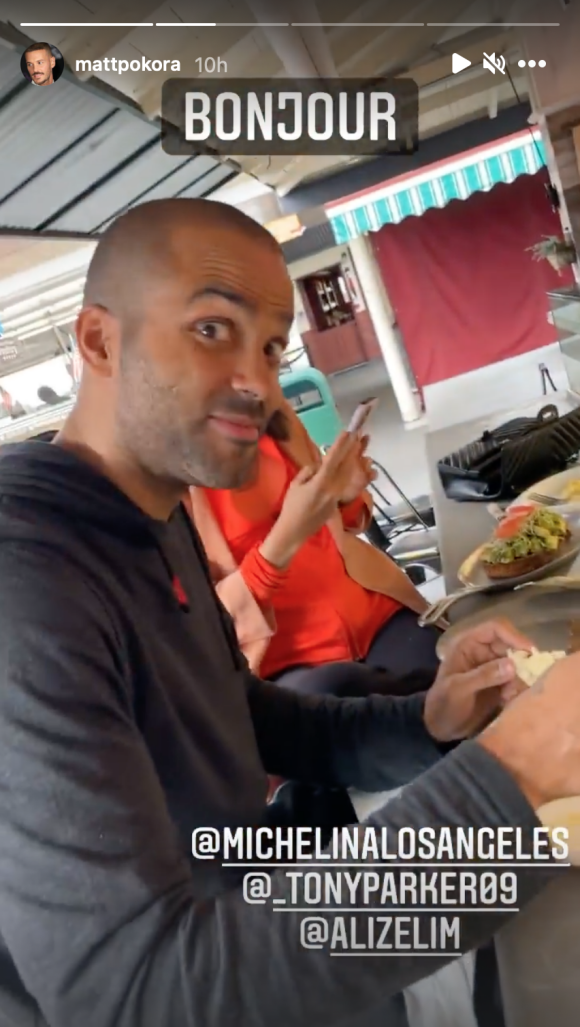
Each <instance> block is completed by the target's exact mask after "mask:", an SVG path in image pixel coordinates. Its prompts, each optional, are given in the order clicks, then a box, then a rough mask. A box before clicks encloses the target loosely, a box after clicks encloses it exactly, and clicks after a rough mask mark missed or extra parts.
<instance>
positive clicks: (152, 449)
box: [117, 346, 262, 489]
mask: <svg viewBox="0 0 580 1027" xmlns="http://www.w3.org/2000/svg"><path fill="white" fill-rule="evenodd" d="M128 350H129V352H128ZM120 372H121V373H120V386H119V409H118V417H117V433H118V438H119V442H120V445H121V446H122V449H123V450H124V451H125V452H127V453H128V454H129V455H130V457H131V459H132V460H133V461H134V462H136V463H137V464H138V466H139V467H140V468H141V469H142V470H143V471H144V472H145V473H146V474H147V475H149V476H150V477H152V478H154V479H158V480H159V481H163V482H165V483H167V484H175V485H177V486H179V487H181V488H188V487H191V486H200V487H203V488H210V489H237V488H240V487H242V486H243V485H246V484H247V483H248V482H249V481H250V480H251V478H252V475H253V471H254V469H255V466H256V462H257V458H258V447H257V444H252V445H248V444H247V443H246V444H243V443H235V442H231V443H230V448H231V452H232V457H231V459H226V458H225V457H224V454H223V453H220V447H219V443H218V439H217V438H216V439H215V446H212V439H211V435H212V434H213V433H212V431H211V428H210V427H209V426H208V423H207V419H206V417H204V418H202V419H200V420H198V421H197V422H195V421H192V422H190V423H189V424H184V422H183V419H182V417H181V416H179V408H180V403H179V394H178V390H179V386H173V385H166V384H160V383H159V381H158V380H157V379H156V377H155V376H154V374H153V372H152V368H151V365H150V363H149V362H148V361H146V360H144V359H143V358H142V357H141V356H140V355H139V354H138V352H137V351H136V348H135V347H133V346H130V347H125V346H124V347H123V351H122V355H121V366H120ZM259 406H260V407H262V404H259ZM222 411H223V413H227V412H231V413H238V414H247V415H248V416H253V417H255V416H258V415H257V413H256V403H253V404H252V403H248V402H247V401H246V402H244V401H243V400H242V399H241V397H238V396H236V395H235V394H233V395H232V396H228V398H227V400H226V399H225V398H224V401H223V402H222V404H221V406H220V412H222ZM223 441H224V444H226V442H225V440H223ZM236 452H237V457H236Z"/></svg>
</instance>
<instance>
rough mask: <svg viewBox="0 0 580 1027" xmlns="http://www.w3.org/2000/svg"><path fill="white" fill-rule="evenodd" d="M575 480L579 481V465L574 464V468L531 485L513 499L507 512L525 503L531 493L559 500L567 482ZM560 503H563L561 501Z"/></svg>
mask: <svg viewBox="0 0 580 1027" xmlns="http://www.w3.org/2000/svg"><path fill="white" fill-rule="evenodd" d="M575 480H578V481H580V464H576V465H575V466H574V467H569V468H568V470H567V471H561V472H560V474H553V475H552V476H551V478H543V479H542V481H538V482H536V484H535V485H532V486H531V488H529V489H526V491H525V492H522V494H521V496H518V498H517V499H514V501H513V503H510V505H509V506H508V510H509V509H511V507H512V506H519V505H520V503H526V502H527V501H528V498H529V496H530V493H532V492H537V493H539V495H541V496H550V497H551V498H553V499H560V498H561V496H562V492H563V491H564V488H565V486H566V485H567V484H568V482H570V481H575ZM562 502H564V500H563V499H562ZM579 502H580V501H579Z"/></svg>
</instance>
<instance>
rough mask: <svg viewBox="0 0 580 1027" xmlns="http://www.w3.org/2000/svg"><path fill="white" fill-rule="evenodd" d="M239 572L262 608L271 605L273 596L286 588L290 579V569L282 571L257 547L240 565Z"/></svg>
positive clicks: (247, 554)
mask: <svg viewBox="0 0 580 1027" xmlns="http://www.w3.org/2000/svg"><path fill="white" fill-rule="evenodd" d="M239 572H240V574H241V576H242V578H243V579H244V582H245V584H246V586H247V588H248V589H249V590H250V592H251V593H252V595H253V597H254V599H255V600H256V602H257V603H258V604H259V605H260V606H264V605H267V604H268V603H271V601H272V596H273V595H274V594H275V593H276V592H278V591H279V590H280V589H281V588H283V587H284V583H285V581H286V578H287V577H288V569H286V570H283V571H281V570H279V569H278V567H274V566H273V565H272V564H271V563H268V561H267V560H265V559H264V557H263V556H262V554H261V553H260V552H259V550H258V547H257V546H254V548H253V549H250V551H249V552H248V553H246V555H245V556H244V558H243V560H242V562H241V563H240V566H239Z"/></svg>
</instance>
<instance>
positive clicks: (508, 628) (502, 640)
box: [475, 619, 534, 656]
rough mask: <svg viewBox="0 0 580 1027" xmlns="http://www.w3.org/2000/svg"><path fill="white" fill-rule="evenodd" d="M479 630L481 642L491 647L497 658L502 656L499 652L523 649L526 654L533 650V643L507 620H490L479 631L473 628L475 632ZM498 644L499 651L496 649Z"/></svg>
mask: <svg viewBox="0 0 580 1027" xmlns="http://www.w3.org/2000/svg"><path fill="white" fill-rule="evenodd" d="M479 630H481V641H483V642H487V644H488V645H493V646H494V648H495V650H496V652H497V654H498V656H500V655H502V651H501V650H503V652H507V650H508V649H525V650H526V651H527V652H531V650H532V649H533V648H534V643H533V642H532V641H531V640H530V639H529V638H527V637H526V635H523V634H522V633H521V631H518V629H517V628H515V627H514V625H513V624H511V623H510V621H509V620H503V619H498V620H492V621H489V622H488V624H482V625H481V628H480V629H478V628H475V631H476V632H477V631H479ZM498 644H499V647H500V651H498V649H497V646H498Z"/></svg>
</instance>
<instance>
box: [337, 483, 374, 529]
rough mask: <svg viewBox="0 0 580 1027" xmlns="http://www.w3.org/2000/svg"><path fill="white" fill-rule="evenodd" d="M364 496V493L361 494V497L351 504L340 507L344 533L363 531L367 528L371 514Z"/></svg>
mask: <svg viewBox="0 0 580 1027" xmlns="http://www.w3.org/2000/svg"><path fill="white" fill-rule="evenodd" d="M365 496H366V493H364V492H363V493H362V495H360V496H358V497H357V498H356V499H353V501H352V503H347V504H346V505H345V506H341V508H340V513H341V516H342V523H343V525H344V527H345V529H346V531H364V530H365V528H366V527H367V525H368V523H369V521H370V519H371V512H370V510H369V505H368V502H367V500H366V498H365Z"/></svg>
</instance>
